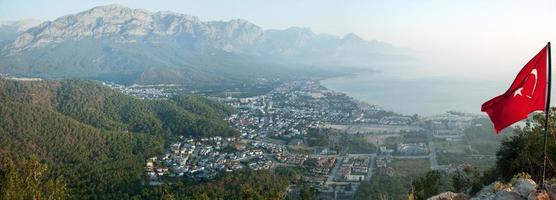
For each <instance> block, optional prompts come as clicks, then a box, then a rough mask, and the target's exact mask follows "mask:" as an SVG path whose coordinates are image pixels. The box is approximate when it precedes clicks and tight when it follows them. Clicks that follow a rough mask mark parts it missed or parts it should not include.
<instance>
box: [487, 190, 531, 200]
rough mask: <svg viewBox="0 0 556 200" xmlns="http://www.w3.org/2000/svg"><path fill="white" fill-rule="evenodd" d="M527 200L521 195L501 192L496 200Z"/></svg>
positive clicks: (497, 194)
mask: <svg viewBox="0 0 556 200" xmlns="http://www.w3.org/2000/svg"><path fill="white" fill-rule="evenodd" d="M525 199H526V198H524V197H522V196H521V195H519V194H518V193H517V192H509V191H505V190H503V191H500V192H497V193H496V196H495V197H494V200H525Z"/></svg>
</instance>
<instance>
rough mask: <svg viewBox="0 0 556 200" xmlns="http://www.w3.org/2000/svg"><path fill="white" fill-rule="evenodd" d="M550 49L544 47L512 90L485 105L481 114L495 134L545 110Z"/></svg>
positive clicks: (522, 70)
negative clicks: (487, 120)
mask: <svg viewBox="0 0 556 200" xmlns="http://www.w3.org/2000/svg"><path fill="white" fill-rule="evenodd" d="M546 55H547V47H544V48H543V49H542V50H541V52H539V53H538V54H537V55H536V56H535V57H534V58H533V59H531V60H530V61H529V62H528V63H527V64H526V65H525V66H524V67H523V69H521V71H520V72H519V74H517V77H516V78H515V80H514V82H513V83H512V86H510V89H508V91H506V92H505V93H504V94H502V95H500V96H497V97H494V98H493V99H491V100H489V101H487V102H485V103H484V104H483V106H482V107H481V111H483V112H486V113H487V114H488V116H489V117H490V120H491V121H492V123H493V124H494V129H495V131H496V133H499V132H500V131H501V130H502V129H504V128H506V127H508V126H510V125H512V124H513V123H515V122H517V121H519V120H522V119H525V118H527V115H528V114H529V113H531V112H533V111H544V110H546V108H545V107H546V98H547V90H546V88H547V87H546V86H547V83H548V82H547V80H548V79H547V72H546V71H547V64H546V63H547V56H546Z"/></svg>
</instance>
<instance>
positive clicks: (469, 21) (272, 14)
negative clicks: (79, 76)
mask: <svg viewBox="0 0 556 200" xmlns="http://www.w3.org/2000/svg"><path fill="white" fill-rule="evenodd" d="M110 3H118V4H122V5H124V6H129V7H131V8H144V9H148V10H152V11H157V10H172V11H176V12H180V13H187V14H190V15H194V16H199V17H200V18H201V19H202V20H229V19H234V18H242V19H246V20H249V21H251V22H253V23H255V24H258V25H260V26H261V27H263V28H265V29H273V28H277V29H284V28H287V27H290V26H301V27H310V28H312V29H313V31H315V32H317V33H329V34H336V35H345V34H347V33H349V32H354V33H356V34H358V35H360V36H362V37H363V38H364V39H367V40H373V39H376V40H379V41H385V42H389V43H392V44H394V45H396V46H401V47H406V48H410V49H413V50H415V51H417V52H419V56H420V57H419V58H420V59H421V60H422V61H423V62H424V63H426V64H427V66H423V70H422V73H423V74H425V75H427V74H429V75H461V74H462V73H465V76H470V77H480V78H491V77H495V78H497V79H499V80H506V81H507V80H509V79H511V78H513V77H512V76H513V75H512V74H514V73H515V72H516V71H517V70H518V68H519V67H521V65H522V64H524V63H525V62H526V61H527V59H528V58H530V57H531V56H532V55H533V54H534V53H536V51H537V50H539V49H540V48H541V47H542V46H543V45H544V44H545V42H546V41H549V40H554V39H556V26H554V25H553V24H554V21H556V12H555V11H556V1H550V0H539V1H537V0H533V1H517V0H493V1H483V0H471V1H442V0H432V1H402V0H393V1H368V0H356V1H349V2H344V1H332V0H324V1H322V0H318V1H317V0H312V1H296V0H284V1H270V2H269V1H257V0H247V1H241V2H236V1H216V0H209V1H190V0H186V1H183V0H174V1H147V0H139V1H137V0H127V1H71V0H61V1H40V0H33V1H15V0H13V1H6V0H3V1H0V20H20V19H26V18H35V19H41V20H53V19H55V18H57V17H59V16H62V15H66V14H68V13H75V12H79V11H82V10H86V9H89V8H91V7H94V6H98V5H105V4H110ZM477 70H481V71H480V72H479V71H477Z"/></svg>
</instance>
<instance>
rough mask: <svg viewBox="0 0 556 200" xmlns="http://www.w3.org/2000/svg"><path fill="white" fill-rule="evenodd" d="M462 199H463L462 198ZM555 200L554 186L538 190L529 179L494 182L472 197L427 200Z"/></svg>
mask: <svg viewBox="0 0 556 200" xmlns="http://www.w3.org/2000/svg"><path fill="white" fill-rule="evenodd" d="M462 197H463V198H462ZM456 199H471V200H556V185H547V187H546V191H545V190H538V189H537V184H536V183H535V181H533V180H531V179H529V178H516V179H515V180H512V182H511V183H508V184H504V183H500V182H495V183H492V184H490V185H487V186H485V187H484V188H483V189H482V190H481V191H479V192H478V193H477V194H475V195H474V196H473V197H471V198H469V197H467V198H465V196H464V195H463V194H458V193H453V192H445V193H442V194H439V195H437V196H434V197H431V198H429V200H456Z"/></svg>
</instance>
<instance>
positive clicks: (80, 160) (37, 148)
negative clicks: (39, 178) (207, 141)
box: [0, 79, 236, 199]
mask: <svg viewBox="0 0 556 200" xmlns="http://www.w3.org/2000/svg"><path fill="white" fill-rule="evenodd" d="M232 111H233V110H232V109H231V108H229V107H227V106H225V105H221V104H219V103H217V102H214V101H211V100H208V99H204V98H202V97H197V96H191V97H188V96H185V97H176V98H174V99H173V100H141V99H138V98H134V97H131V96H127V95H124V94H121V93H118V92H116V91H113V90H111V89H109V88H106V87H102V86H100V85H99V84H97V83H96V82H93V81H81V80H63V81H31V82H21V81H9V80H5V79H0V155H9V156H10V157H14V158H18V159H19V158H22V159H24V160H25V159H26V157H28V156H29V155H35V156H37V158H39V159H40V162H42V163H44V164H45V166H48V168H49V170H47V171H46V170H42V169H43V168H42V167H39V168H37V170H38V171H37V172H39V171H40V172H41V173H43V172H44V177H45V179H48V180H58V179H57V178H58V177H63V180H64V181H63V182H64V184H65V185H66V186H67V187H66V188H67V190H66V191H67V192H66V194H68V195H67V196H68V197H69V198H73V199H82V198H91V199H127V198H131V197H132V196H134V195H137V193H138V191H140V190H141V188H143V186H142V180H143V174H144V168H143V167H144V165H145V159H146V158H147V157H149V156H154V155H158V154H160V153H161V152H162V151H163V149H164V144H165V143H167V140H168V139H169V138H172V137H173V136H177V135H185V136H212V135H223V136H226V135H234V134H236V131H235V130H234V129H233V128H231V127H230V126H229V125H228V124H227V122H225V121H224V120H223V117H225V116H227V115H229V114H230V113H231V112H232ZM0 157H2V156H0ZM18 162H19V161H17V162H16V161H14V162H13V163H14V166H15V167H16V168H17V167H19V164H17V163H18ZM39 169H40V170H39ZM10 173H11V172H10ZM10 173H8V174H10ZM11 174H13V173H11ZM24 175H25V174H24ZM25 183H26V182H25ZM10 184H19V183H16V182H13V181H12V182H10ZM2 188H4V187H2ZM25 199H28V198H25Z"/></svg>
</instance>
